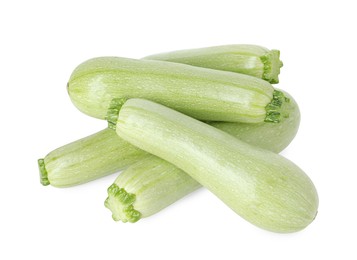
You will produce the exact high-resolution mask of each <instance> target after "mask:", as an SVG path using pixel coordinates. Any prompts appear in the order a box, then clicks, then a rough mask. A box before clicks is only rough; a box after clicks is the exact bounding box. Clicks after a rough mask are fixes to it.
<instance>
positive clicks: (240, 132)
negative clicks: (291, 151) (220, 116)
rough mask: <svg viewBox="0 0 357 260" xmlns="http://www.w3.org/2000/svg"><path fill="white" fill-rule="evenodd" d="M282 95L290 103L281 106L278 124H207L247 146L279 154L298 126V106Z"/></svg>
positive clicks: (291, 98) (288, 142) (286, 94)
mask: <svg viewBox="0 0 357 260" xmlns="http://www.w3.org/2000/svg"><path fill="white" fill-rule="evenodd" d="M283 92H284V91H283ZM284 95H285V96H286V97H288V98H289V100H290V101H289V102H285V103H284V104H283V107H282V111H283V115H282V119H281V121H280V123H279V124H271V123H267V122H264V123H258V124H244V123H230V122H209V124H210V125H212V126H214V127H216V128H218V129H220V130H223V131H224V132H227V133H229V134H231V135H232V136H235V137H237V138H238V139H240V140H242V141H244V142H246V143H248V144H251V145H254V146H257V147H261V148H264V149H267V150H270V151H273V152H275V153H280V152H281V151H282V150H284V149H285V148H286V147H287V146H288V145H289V144H290V143H291V141H292V140H293V139H294V137H295V135H296V133H297V131H298V129H299V125H300V110H299V107H298V104H297V103H296V101H295V100H294V99H293V97H292V96H290V95H289V94H288V93H286V92H284Z"/></svg>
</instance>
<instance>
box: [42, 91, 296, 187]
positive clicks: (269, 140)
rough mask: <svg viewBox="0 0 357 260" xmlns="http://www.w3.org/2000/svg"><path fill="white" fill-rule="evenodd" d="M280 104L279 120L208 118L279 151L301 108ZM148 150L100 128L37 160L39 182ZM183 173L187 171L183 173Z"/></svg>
mask: <svg viewBox="0 0 357 260" xmlns="http://www.w3.org/2000/svg"><path fill="white" fill-rule="evenodd" d="M284 95H285V96H287V97H288V98H289V100H290V102H286V103H285V104H284V106H283V107H282V110H283V111H288V113H289V115H290V116H289V117H282V120H281V122H280V123H279V124H271V123H267V122H263V123H259V124H244V123H228V122H209V124H211V125H213V126H214V127H216V128H218V129H222V130H223V131H225V132H227V133H230V134H231V135H233V136H235V137H236V138H238V139H241V140H243V141H244V142H247V143H250V144H252V145H256V146H258V147H261V148H265V149H267V150H270V151H273V152H276V153H279V152H281V151H282V150H283V149H285V147H287V146H288V145H289V143H290V142H291V141H292V140H293V139H294V137H295V134H296V132H297V130H298V128H299V122H300V112H299V108H298V105H297V104H296V102H295V100H294V99H293V98H292V97H291V96H290V95H289V94H288V93H286V92H284ZM147 156H148V155H147V153H146V152H144V151H142V150H140V149H139V148H136V147H135V146H133V145H131V144H129V143H128V142H126V141H124V140H122V139H121V138H118V137H117V135H116V134H115V131H113V130H111V129H106V130H102V131H100V132H98V133H95V134H93V135H90V136H87V137H85V138H83V139H80V140H77V141H75V142H72V143H70V144H67V145H64V146H62V147H60V148H58V149H56V150H54V151H52V152H50V153H49V154H47V155H46V156H45V157H44V159H40V160H39V168H40V176H41V183H42V184H43V185H48V184H51V185H52V186H55V187H69V186H74V185H78V184H82V183H86V182H88V181H91V180H94V179H97V178H100V177H103V176H106V175H109V174H111V173H114V172H118V171H120V170H123V169H124V168H126V167H127V166H129V165H131V164H133V163H136V162H137V161H140V160H141V159H143V158H145V157H147ZM185 175H186V174H185Z"/></svg>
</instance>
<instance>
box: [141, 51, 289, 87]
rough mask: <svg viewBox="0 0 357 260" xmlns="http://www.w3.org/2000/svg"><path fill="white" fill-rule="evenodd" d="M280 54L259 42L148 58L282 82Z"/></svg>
mask: <svg viewBox="0 0 357 260" xmlns="http://www.w3.org/2000/svg"><path fill="white" fill-rule="evenodd" d="M279 57H280V52H279V51H278V50H268V49H267V48H264V47H262V46H257V45H249V44H232V45H222V46H214V47H206V48H198V49H189V50H181V51H173V52H166V53H159V54H154V55H150V56H147V57H145V58H144V59H150V60H163V61H170V62H177V63H183V64H188V65H193V66H197V67H204V68H211V69H217V70H225V71H232V72H238V73H242V74H246V75H251V76H254V77H257V78H261V79H264V80H266V81H268V82H270V83H278V82H279V74H280V68H281V67H282V66H283V63H282V61H281V60H280V59H279Z"/></svg>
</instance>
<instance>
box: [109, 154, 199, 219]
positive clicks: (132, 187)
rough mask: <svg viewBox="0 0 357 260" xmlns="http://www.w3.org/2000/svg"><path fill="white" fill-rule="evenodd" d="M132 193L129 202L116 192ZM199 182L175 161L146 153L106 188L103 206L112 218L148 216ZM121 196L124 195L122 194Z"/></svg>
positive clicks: (177, 198) (179, 197) (178, 197)
mask: <svg viewBox="0 0 357 260" xmlns="http://www.w3.org/2000/svg"><path fill="white" fill-rule="evenodd" d="M113 187H115V189H116V190H121V191H122V194H128V195H127V196H131V197H133V196H135V199H134V200H131V201H130V203H128V202H123V200H122V199H120V198H118V195H117V194H118V193H117V192H113ZM199 187H201V185H200V184H199V183H198V182H196V181H195V180H194V179H192V178H191V177H190V176H189V175H187V174H186V173H184V172H183V171H182V170H180V169H179V168H177V167H175V166H174V165H172V164H170V163H168V162H166V161H164V160H162V159H160V158H158V157H156V156H153V155H148V156H147V157H146V158H145V159H143V160H140V161H138V162H137V163H135V164H133V165H132V166H130V167H128V168H127V169H126V170H124V171H123V172H122V173H121V174H120V175H119V176H118V178H117V179H116V180H115V182H114V183H113V184H112V185H111V186H110V187H109V189H108V198H107V199H106V200H105V206H106V207H107V208H108V209H110V210H111V211H112V216H113V219H114V220H116V221H118V220H121V221H123V222H128V221H129V222H136V221H138V220H139V219H140V218H145V217H148V216H151V215H153V214H155V213H157V212H159V211H160V210H162V209H164V208H166V207H167V206H169V205H170V204H172V203H174V202H175V201H177V200H179V199H181V198H182V197H184V196H186V195H187V194H189V193H191V192H192V191H194V190H196V189H198V188H199ZM121 196H122V197H124V196H123V195H121Z"/></svg>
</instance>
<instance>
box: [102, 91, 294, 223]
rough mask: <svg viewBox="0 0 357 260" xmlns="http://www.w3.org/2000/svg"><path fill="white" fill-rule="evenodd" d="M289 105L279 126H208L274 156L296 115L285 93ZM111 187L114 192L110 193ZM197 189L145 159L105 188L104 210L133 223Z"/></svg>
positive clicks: (170, 167) (168, 166)
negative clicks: (286, 113)
mask: <svg viewBox="0 0 357 260" xmlns="http://www.w3.org/2000/svg"><path fill="white" fill-rule="evenodd" d="M284 94H285V96H287V97H289V99H290V102H289V103H286V104H285V107H284V108H283V110H284V111H287V112H289V114H290V116H289V117H288V118H283V120H282V122H280V123H279V124H271V123H260V124H244V123H228V122H209V124H210V125H212V126H214V127H216V128H218V129H221V130H223V131H225V132H227V133H229V134H231V135H232V136H234V137H236V138H238V139H240V140H242V141H244V142H246V143H249V144H251V145H254V146H257V147H260V148H264V149H267V150H270V151H273V152H276V153H279V152H280V151H282V150H283V149H284V148H285V147H287V146H288V145H289V143H290V142H291V141H292V140H293V138H294V137H295V135H296V133H297V130H298V127H299V122H300V112H299V108H298V105H297V104H296V102H295V100H294V99H293V98H292V97H291V96H290V95H289V94H288V93H286V92H284ZM113 187H115V188H116V189H112V188H113ZM199 187H201V185H200V184H199V183H198V182H197V181H195V180H194V179H193V178H191V177H190V176H189V175H188V174H186V173H185V172H184V171H182V170H180V169H179V168H177V167H176V166H174V165H173V164H171V163H168V162H166V161H165V160H162V159H160V158H159V157H156V156H153V155H148V157H146V158H145V159H142V160H140V161H138V162H137V163H135V164H134V165H131V166H129V167H128V168H127V169H125V170H124V171H123V172H122V173H121V174H120V175H119V176H118V177H117V179H116V180H115V181H114V183H113V184H112V185H111V186H110V187H109V188H108V198H107V199H106V201H105V206H106V207H107V208H108V209H109V210H111V211H112V217H113V219H114V220H115V221H119V220H121V221H122V222H137V221H138V220H140V219H141V218H145V217H149V216H151V215H153V214H155V213H158V212H159V211H160V210H162V209H164V208H166V207H168V206H169V205H171V204H172V203H174V202H175V201H177V200H179V199H181V198H183V197H184V196H186V195H188V194H189V193H191V192H192V191H194V190H196V189H198V188H199ZM118 189H121V191H122V193H125V194H127V195H130V196H131V197H132V198H133V199H132V200H130V201H129V202H128V201H123V200H122V197H121V196H118V194H117V192H116V190H118Z"/></svg>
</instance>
